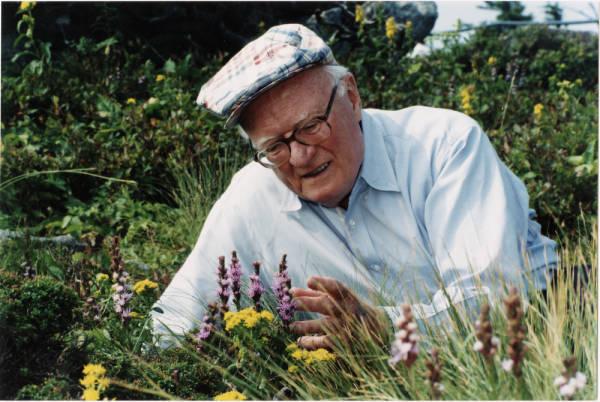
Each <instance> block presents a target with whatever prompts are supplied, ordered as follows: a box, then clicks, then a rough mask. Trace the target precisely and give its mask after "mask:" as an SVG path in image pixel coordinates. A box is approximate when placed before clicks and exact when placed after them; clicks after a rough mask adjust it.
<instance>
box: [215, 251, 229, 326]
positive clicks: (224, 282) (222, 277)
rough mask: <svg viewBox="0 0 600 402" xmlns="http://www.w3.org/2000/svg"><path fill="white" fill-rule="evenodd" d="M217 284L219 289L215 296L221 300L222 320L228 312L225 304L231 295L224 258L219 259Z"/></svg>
mask: <svg viewBox="0 0 600 402" xmlns="http://www.w3.org/2000/svg"><path fill="white" fill-rule="evenodd" d="M217 276H218V280H217V283H218V284H219V289H218V290H217V295H218V296H219V299H220V300H221V309H220V310H221V319H224V317H225V313H226V312H228V311H229V307H228V305H227V303H228V302H229V296H230V295H231V291H230V290H229V279H227V268H225V257H224V256H220V257H219V266H218V267H217Z"/></svg>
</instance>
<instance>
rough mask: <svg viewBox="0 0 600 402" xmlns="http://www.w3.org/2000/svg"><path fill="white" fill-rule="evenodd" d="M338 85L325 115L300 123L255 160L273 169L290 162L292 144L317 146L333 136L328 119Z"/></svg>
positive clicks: (265, 149) (261, 151)
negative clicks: (287, 135) (295, 142)
mask: <svg viewBox="0 0 600 402" xmlns="http://www.w3.org/2000/svg"><path fill="white" fill-rule="evenodd" d="M338 83H339V82H336V84H335V85H334V86H333V90H332V91H331V96H330V97H329V103H328V104H327V110H326V111H325V114H323V115H321V116H317V117H312V118H310V119H309V120H307V121H303V122H300V123H298V124H297V125H296V128H294V130H293V131H292V134H291V135H290V136H289V137H287V138H281V139H279V140H278V141H277V142H274V143H273V144H271V145H268V146H267V147H266V148H264V149H262V150H260V151H257V152H256V153H255V154H254V160H255V161H256V162H258V163H260V164H261V165H263V166H264V167H266V168H269V169H273V168H275V167H279V166H281V165H283V164H284V163H286V162H287V161H289V160H290V156H291V154H292V149H291V148H290V142H292V141H297V142H299V143H300V144H302V145H317V144H320V143H321V142H323V141H325V140H326V139H327V138H328V137H329V135H331V125H330V124H329V122H328V121H327V119H329V114H330V113H331V109H332V107H333V101H334V99H335V94H336V93H337V88H338Z"/></svg>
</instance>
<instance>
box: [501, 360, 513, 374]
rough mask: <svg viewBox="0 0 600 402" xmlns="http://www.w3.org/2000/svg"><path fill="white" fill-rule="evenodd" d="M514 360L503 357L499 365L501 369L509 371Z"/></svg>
mask: <svg viewBox="0 0 600 402" xmlns="http://www.w3.org/2000/svg"><path fill="white" fill-rule="evenodd" d="M514 364H515V363H514V362H513V361H512V360H511V359H504V360H502V363H500V365H501V366H502V370H504V371H507V372H511V371H512V369H513V366H514Z"/></svg>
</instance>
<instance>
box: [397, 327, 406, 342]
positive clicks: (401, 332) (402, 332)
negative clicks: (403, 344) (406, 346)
mask: <svg viewBox="0 0 600 402" xmlns="http://www.w3.org/2000/svg"><path fill="white" fill-rule="evenodd" d="M407 335H408V332H406V330H404V329H401V330H399V331H398V332H396V338H397V339H402V340H404V339H406V336H407Z"/></svg>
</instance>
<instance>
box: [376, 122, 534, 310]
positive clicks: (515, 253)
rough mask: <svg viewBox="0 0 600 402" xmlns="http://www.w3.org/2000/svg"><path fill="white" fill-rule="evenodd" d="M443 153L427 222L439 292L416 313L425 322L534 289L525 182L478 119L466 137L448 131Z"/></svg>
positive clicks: (438, 157)
mask: <svg viewBox="0 0 600 402" xmlns="http://www.w3.org/2000/svg"><path fill="white" fill-rule="evenodd" d="M471 121H472V120H471ZM463 127H464V126H463ZM435 158H436V161H435V163H434V165H435V166H436V169H435V171H434V172H433V184H432V187H431V190H430V192H429V194H428V195H427V198H426V202H425V208H424V222H425V227H426V230H427V235H428V241H429V243H430V247H431V250H432V251H433V257H434V262H435V268H434V271H435V274H436V276H437V278H436V280H437V282H438V283H439V290H437V291H436V292H434V294H433V295H432V297H431V301H430V303H418V304H414V305H413V311H414V313H415V316H416V317H417V318H420V319H421V320H432V321H439V320H441V319H443V317H445V316H447V315H448V310H449V308H450V307H451V306H452V305H458V304H462V305H463V306H464V307H466V308H467V310H470V311H477V309H476V308H471V307H469V305H470V304H471V303H476V302H477V300H478V299H479V298H480V297H482V296H483V297H484V298H487V299H488V300H489V301H490V302H492V303H494V302H495V301H497V300H499V298H500V297H501V295H502V294H503V290H504V288H505V285H506V284H513V285H516V286H518V287H520V288H522V289H526V287H527V280H525V279H526V278H525V276H526V275H524V274H525V273H526V269H525V267H524V265H525V264H524V252H525V250H526V248H525V245H526V242H527V233H528V220H529V219H528V195H527V190H526V188H525V186H524V185H523V183H522V182H521V181H520V180H519V179H518V178H517V177H516V176H515V175H514V174H513V173H512V172H511V171H510V170H509V169H508V168H507V167H506V166H505V165H504V164H503V163H502V162H501V161H500V159H499V158H498V156H497V154H496V152H495V150H494V149H493V147H492V145H491V143H490V141H489V139H488V138H487V136H486V135H485V133H483V131H482V130H481V128H480V127H479V126H478V125H477V123H476V122H474V121H472V124H470V125H469V129H468V130H467V131H466V133H465V134H463V135H460V136H456V137H452V136H446V137H445V140H444V143H443V146H442V147H440V149H439V151H438V155H435ZM385 310H386V311H387V313H388V315H389V316H390V317H391V318H392V320H395V319H396V318H398V317H399V314H398V311H399V310H400V309H398V308H396V307H391V306H390V307H385Z"/></svg>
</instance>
